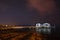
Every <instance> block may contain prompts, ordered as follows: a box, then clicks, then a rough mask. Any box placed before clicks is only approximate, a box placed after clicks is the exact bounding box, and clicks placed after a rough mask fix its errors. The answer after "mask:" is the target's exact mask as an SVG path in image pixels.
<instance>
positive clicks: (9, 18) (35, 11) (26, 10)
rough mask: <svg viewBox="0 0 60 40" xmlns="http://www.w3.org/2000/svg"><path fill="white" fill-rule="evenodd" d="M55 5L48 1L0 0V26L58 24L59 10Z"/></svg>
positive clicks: (53, 2)
mask: <svg viewBox="0 0 60 40" xmlns="http://www.w3.org/2000/svg"><path fill="white" fill-rule="evenodd" d="M45 3H46V4H45ZM56 3H57V2H55V1H49V0H48V1H47V0H45V1H41V0H40V2H39V0H35V1H34V0H0V24H10V25H34V24H36V23H38V22H40V23H44V22H48V23H51V24H59V22H60V21H59V20H60V18H59V17H60V12H59V11H60V10H59V8H58V7H56V6H58V3H57V4H56Z"/></svg>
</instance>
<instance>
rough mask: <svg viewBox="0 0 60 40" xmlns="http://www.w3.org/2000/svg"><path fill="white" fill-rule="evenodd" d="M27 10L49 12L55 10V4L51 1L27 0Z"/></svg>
mask: <svg viewBox="0 0 60 40" xmlns="http://www.w3.org/2000/svg"><path fill="white" fill-rule="evenodd" d="M28 8H30V9H34V8H35V9H36V10H37V11H38V12H40V13H44V12H49V11H50V12H51V11H53V10H54V9H55V3H54V1H53V0H28Z"/></svg>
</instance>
